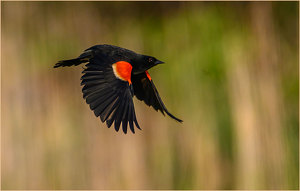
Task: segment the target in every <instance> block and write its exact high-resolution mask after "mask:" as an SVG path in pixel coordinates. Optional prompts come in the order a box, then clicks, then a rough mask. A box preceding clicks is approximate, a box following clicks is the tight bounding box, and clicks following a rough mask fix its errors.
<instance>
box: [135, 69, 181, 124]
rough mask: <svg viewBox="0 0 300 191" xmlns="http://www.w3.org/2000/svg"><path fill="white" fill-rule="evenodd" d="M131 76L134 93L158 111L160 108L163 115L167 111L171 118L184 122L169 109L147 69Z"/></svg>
mask: <svg viewBox="0 0 300 191" xmlns="http://www.w3.org/2000/svg"><path fill="white" fill-rule="evenodd" d="M131 77H132V79H131V81H132V84H133V89H134V94H135V96H136V97H137V98H138V99H139V100H141V101H144V102H145V103H146V104H147V105H149V106H152V107H153V108H154V109H155V110H156V111H158V110H159V111H160V112H161V113H162V114H163V115H165V113H167V114H168V115H169V116H170V117H171V118H173V119H175V120H176V121H178V122H182V120H181V119H178V118H177V117H175V116H174V115H172V114H171V113H170V112H169V111H168V110H167V108H166V106H165V105H164V103H163V101H162V100H161V98H160V96H159V94H158V91H157V89H156V87H155V85H154V83H153V81H152V79H151V78H150V75H149V74H148V72H147V71H146V72H144V73H141V74H137V75H132V76H131Z"/></svg>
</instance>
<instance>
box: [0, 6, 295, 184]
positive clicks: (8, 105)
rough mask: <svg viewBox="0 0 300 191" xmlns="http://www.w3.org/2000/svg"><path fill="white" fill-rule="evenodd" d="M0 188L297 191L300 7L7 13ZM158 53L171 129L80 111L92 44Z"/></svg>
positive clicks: (153, 117) (155, 121)
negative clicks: (129, 124) (66, 63)
mask: <svg viewBox="0 0 300 191" xmlns="http://www.w3.org/2000/svg"><path fill="white" fill-rule="evenodd" d="M1 6H2V7H1V8H2V15H1V16H2V31H1V34H2V53H1V54H2V58H1V59H2V60H1V62H2V73H1V76H2V78H1V79H2V107H1V109H2V124H1V127H2V137H1V138H2V139H1V140H2V141H1V145H2V147H1V149H2V155H1V156H2V164H1V165H2V181H1V182H2V189H299V181H298V180H299V174H298V172H299V165H298V162H299V128H298V126H299V113H298V106H299V99H298V96H299V93H298V92H299V88H298V77H299V74H298V71H299V68H298V61H299V60H298V51H299V44H298V43H299V36H298V33H299V31H298V16H299V13H298V11H299V10H298V2H275V3H272V2H264V3H260V2H256V3H251V2H243V3H238V2H2V4H1ZM104 43H107V44H114V45H118V46H121V47H126V48H128V49H132V50H134V51H136V52H139V53H143V54H147V55H153V56H155V57H157V58H158V59H160V60H162V61H164V62H165V63H166V64H165V65H160V66H157V67H155V68H153V69H151V70H150V74H151V76H152V78H153V80H154V83H155V84H156V86H157V88H158V90H159V92H160V94H161V97H162V99H163V100H164V102H165V104H166V106H167V107H168V108H169V110H170V111H171V112H172V113H174V115H176V116H178V117H180V118H182V119H183V120H184V123H183V124H179V123H176V122H175V121H173V120H172V119H170V118H168V117H163V116H162V115H161V114H160V113H158V112H155V111H154V110H153V109H152V108H148V107H147V106H145V104H144V103H142V102H140V101H137V100H136V99H135V98H134V99H135V100H134V102H135V108H136V113H137V118H138V120H139V123H140V125H141V127H142V129H143V130H142V131H137V133H136V134H134V135H132V134H130V133H129V134H127V135H124V134H122V132H118V133H116V132H115V131H114V130H113V129H108V128H106V126H105V124H102V123H101V121H100V120H99V119H97V118H96V117H94V114H93V113H92V112H91V111H90V109H89V107H88V105H87V104H85V101H84V100H83V99H82V93H81V87H80V75H81V70H82V68H81V67H74V68H58V69H53V68H52V67H53V65H54V64H55V63H56V62H57V61H58V60H61V59H67V58H74V57H76V56H78V55H79V54H80V53H81V52H82V51H83V50H84V49H86V48H88V47H90V46H92V45H95V44H104Z"/></svg>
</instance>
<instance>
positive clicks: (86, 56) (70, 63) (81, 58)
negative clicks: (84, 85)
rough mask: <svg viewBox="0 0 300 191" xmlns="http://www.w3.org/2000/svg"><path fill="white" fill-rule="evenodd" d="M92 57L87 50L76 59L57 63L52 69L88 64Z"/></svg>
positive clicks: (90, 52)
mask: <svg viewBox="0 0 300 191" xmlns="http://www.w3.org/2000/svg"><path fill="white" fill-rule="evenodd" d="M92 56H93V53H92V51H90V50H88V51H85V52H84V53H82V54H81V55H80V56H79V57H78V58H74V59H70V60H61V61H58V62H57V63H56V64H55V65H54V68H58V67H65V66H77V65H79V64H81V63H85V62H88V61H89V59H90V58H91V57H92Z"/></svg>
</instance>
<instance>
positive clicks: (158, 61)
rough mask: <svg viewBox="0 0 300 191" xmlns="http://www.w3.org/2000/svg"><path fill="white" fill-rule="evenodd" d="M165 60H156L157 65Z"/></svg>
mask: <svg viewBox="0 0 300 191" xmlns="http://www.w3.org/2000/svg"><path fill="white" fill-rule="evenodd" d="M163 63H164V62H163V61H160V60H156V61H155V65H158V64H163Z"/></svg>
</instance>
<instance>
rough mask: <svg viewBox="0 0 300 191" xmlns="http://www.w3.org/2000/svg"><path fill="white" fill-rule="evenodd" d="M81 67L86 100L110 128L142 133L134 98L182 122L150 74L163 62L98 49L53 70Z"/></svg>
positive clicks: (124, 51) (114, 49) (128, 52)
mask: <svg viewBox="0 0 300 191" xmlns="http://www.w3.org/2000/svg"><path fill="white" fill-rule="evenodd" d="M82 63H86V65H85V69H84V70H83V71H82V73H83V75H82V77H81V85H83V88H82V93H83V98H84V99H85V100H86V103H87V104H89V106H90V109H91V110H92V111H93V112H94V114H95V116H96V117H100V119H101V121H102V122H106V124H107V126H108V128H110V127H111V126H112V124H114V128H115V130H116V131H119V130H120V127H122V130H123V132H124V133H127V127H128V126H129V128H130V130H131V131H132V132H133V133H135V130H134V125H135V126H136V127H137V128H138V129H140V126H139V124H138V122H137V119H136V114H135V110H134V104H133V100H132V97H133V96H134V95H135V96H136V97H137V98H138V99H139V100H141V101H144V102H145V103H146V104H147V105H148V106H152V107H153V108H154V109H155V110H156V111H158V110H159V111H160V112H161V113H162V114H164V115H165V113H167V115H169V116H170V117H171V118H173V119H175V120H176V121H179V122H182V120H180V119H178V118H177V117H175V116H174V115H172V114H171V113H170V112H169V111H168V110H167V108H166V107H165V105H164V103H163V102H162V100H161V98H160V96H159V94H158V91H157V89H156V87H155V85H154V83H153V81H152V79H151V77H150V76H149V73H148V71H147V70H148V69H149V68H151V67H153V66H155V65H157V64H160V63H163V62H161V61H159V60H157V59H156V58H154V57H151V56H146V55H141V54H137V53H135V52H133V51H131V50H127V49H124V48H121V47H117V46H112V45H96V46H93V47H91V48H89V49H87V50H85V51H84V53H82V54H81V55H80V56H79V57H78V58H75V59H70V60H62V61H59V62H58V63H57V64H56V65H55V66H54V68H57V67H64V66H73V65H75V66H76V65H79V64H82ZM121 125H122V126H121Z"/></svg>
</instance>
